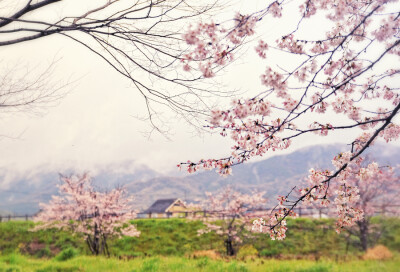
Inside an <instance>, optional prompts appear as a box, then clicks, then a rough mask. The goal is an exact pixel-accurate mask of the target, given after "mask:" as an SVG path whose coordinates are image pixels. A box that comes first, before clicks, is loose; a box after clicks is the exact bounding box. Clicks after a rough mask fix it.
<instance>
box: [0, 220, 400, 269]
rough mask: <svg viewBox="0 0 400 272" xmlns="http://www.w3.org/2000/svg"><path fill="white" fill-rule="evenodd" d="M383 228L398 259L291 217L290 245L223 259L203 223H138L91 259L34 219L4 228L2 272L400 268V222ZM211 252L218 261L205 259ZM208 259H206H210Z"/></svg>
mask: <svg viewBox="0 0 400 272" xmlns="http://www.w3.org/2000/svg"><path fill="white" fill-rule="evenodd" d="M374 221H375V223H377V224H378V223H379V224H381V226H383V227H384V230H385V231H384V232H383V233H382V235H381V236H380V238H379V239H378V241H377V243H378V244H382V245H385V246H386V247H387V248H389V249H390V250H391V251H392V252H393V253H394V257H393V258H392V259H390V260H386V261H362V260H360V256H362V254H363V253H362V252H361V251H360V250H359V249H358V247H357V242H358V241H357V238H356V237H350V239H346V234H345V233H344V234H341V235H337V234H336V233H335V231H334V221H333V220H328V219H323V220H312V219H306V218H298V219H295V220H289V221H288V226H289V231H288V233H287V239H286V240H284V241H271V240H270V239H269V238H268V237H267V236H266V235H264V234H257V235H254V237H253V238H252V239H248V240H246V241H245V245H244V246H243V247H241V249H239V251H238V254H237V256H236V257H235V258H229V259H228V258H226V257H224V244H223V240H221V239H220V238H219V237H217V236H216V235H214V234H212V233H208V234H206V235H203V236H198V235H197V230H198V229H200V228H201V227H202V223H201V222H200V221H187V220H184V219H159V220H155V219H152V220H149V219H143V220H135V221H133V223H134V224H136V225H137V228H138V229H139V230H140V231H141V236H140V237H135V238H131V237H126V238H122V239H119V240H111V241H110V242H109V246H110V251H111V254H112V257H111V258H106V257H104V256H99V257H92V256H90V253H89V252H88V250H87V248H86V245H85V242H84V237H82V236H80V235H74V234H71V233H69V232H66V231H60V230H55V229H53V230H45V231H38V232H31V231H30V229H31V228H32V227H33V226H34V223H33V222H29V221H28V222H12V221H11V222H2V223H0V272H3V271H4V272H16V271H19V272H25V271H26V272H29V271H35V272H40V271H42V272H46V271H47V272H49V271H60V272H61V271H64V272H66V271H128V272H129V271H212V272H217V271H303V272H304V271H314V272H318V271H357V272H362V271H399V272H400V254H399V252H400V219H399V218H374ZM199 251H210V252H214V253H215V254H214V253H213V254H214V255H215V256H216V257H217V258H216V259H214V258H213V257H215V256H211V258H208V257H195V256H199V255H198V254H196V253H198V252H199ZM207 256H208V255H207Z"/></svg>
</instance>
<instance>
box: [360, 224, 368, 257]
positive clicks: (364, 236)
mask: <svg viewBox="0 0 400 272" xmlns="http://www.w3.org/2000/svg"><path fill="white" fill-rule="evenodd" d="M358 227H359V229H360V237H359V238H360V243H361V249H362V250H363V251H367V249H368V222H367V221H366V220H365V219H363V220H362V221H359V222H358Z"/></svg>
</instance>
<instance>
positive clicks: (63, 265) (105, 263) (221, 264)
mask: <svg viewBox="0 0 400 272" xmlns="http://www.w3.org/2000/svg"><path fill="white" fill-rule="evenodd" d="M73 271H82V272H83V271H85V272H102V271H122V272H134V271H143V272H151V271H163V272H167V271H212V272H219V271H221V272H222V271H243V272H244V271H263V272H265V271H272V272H289V271H294V272H330V271H332V272H333V271H337V272H345V271H349V272H350V271H351V272H353V271H357V272H364V271H370V272H372V271H377V272H379V271H386V272H397V271H400V258H398V257H396V258H394V259H393V260H389V261H359V260H354V261H348V262H339V263H335V262H333V261H318V262H315V261H309V260H291V261H287V260H274V259H260V258H256V259H253V260H251V259H249V260H247V261H246V262H245V261H237V260H234V259H233V260H230V261H227V260H211V259H209V258H207V257H203V258H199V259H188V258H184V257H150V258H135V259H132V260H119V259H116V258H105V257H89V256H79V257H76V258H72V259H70V260H67V261H57V260H56V259H51V260H44V259H32V258H28V257H25V256H22V255H19V254H10V255H7V256H2V257H1V258H0V272H73Z"/></svg>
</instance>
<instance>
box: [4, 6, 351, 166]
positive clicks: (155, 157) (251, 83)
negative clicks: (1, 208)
mask: <svg viewBox="0 0 400 272" xmlns="http://www.w3.org/2000/svg"><path fill="white" fill-rule="evenodd" d="M67 2H68V1H67ZM243 2H244V1H243ZM246 2H247V1H246ZM255 2H256V3H259V2H261V1H255ZM275 30H276V29H275ZM273 32H274V30H273V29H267V28H265V29H262V30H261V33H262V34H265V33H267V34H268V33H273ZM271 35H272V34H271ZM249 48H250V49H249V51H251V52H249V54H248V55H246V53H245V52H243V54H244V55H243V58H242V59H241V60H238V61H237V62H236V63H234V64H233V65H231V66H229V67H228V70H229V72H227V73H226V74H225V75H224V77H223V78H220V79H221V80H223V81H224V82H225V84H228V85H229V86H231V88H232V89H240V90H242V91H249V92H253V93H254V92H255V91H256V90H258V89H259V88H260V87H261V85H260V80H259V75H260V74H261V73H262V72H263V71H264V68H263V67H265V63H261V62H256V60H255V58H253V57H252V56H254V53H253V52H252V50H253V49H252V48H254V45H251V46H249ZM0 58H1V59H2V65H3V68H4V67H12V66H13V65H15V64H17V63H18V64H19V65H21V66H22V67H29V69H32V71H33V72H32V73H34V71H40V70H41V69H44V67H46V66H47V65H48V64H49V63H51V62H52V60H53V59H57V60H58V61H57V65H56V69H55V72H54V74H53V76H52V80H54V81H55V82H60V81H65V80H67V79H68V80H70V82H71V84H70V86H69V93H68V95H67V96H66V97H64V98H63V99H61V100H60V101H58V103H57V104H56V105H54V106H53V107H49V108H45V109H42V110H41V111H39V113H40V114H34V113H32V112H17V113H16V112H13V113H1V116H0V134H2V135H5V137H2V138H0V150H1V156H0V169H3V171H5V170H6V171H35V170H37V169H42V170H43V169H48V170H54V171H62V170H63V169H77V170H78V171H83V170H92V169H94V168H98V167H101V166H102V165H107V164H114V165H115V164H117V163H118V162H126V161H135V162H137V163H138V164H139V163H140V164H145V165H147V166H149V167H151V168H153V169H155V170H157V171H159V172H161V173H171V171H174V170H175V165H176V164H177V163H179V162H181V161H186V160H188V159H190V160H196V159H201V158H210V157H213V158H217V157H219V156H223V155H226V154H229V153H230V145H231V142H230V140H229V139H228V138H222V137H220V136H219V135H218V134H215V135H208V134H202V135H199V134H197V133H194V129H193V128H191V127H189V126H187V125H186V124H182V122H180V121H179V120H176V121H173V120H172V122H171V128H172V130H173V134H172V135H171V136H170V140H167V139H166V138H165V137H163V136H162V135H159V134H156V133H155V134H152V137H151V138H150V139H149V138H148V137H146V134H143V132H148V131H149V130H150V129H151V127H150V126H149V124H148V123H146V122H143V121H140V120H138V119H137V118H135V117H136V116H143V113H144V110H145V108H144V103H143V99H142V98H141V97H140V96H139V95H138V94H137V92H136V91H135V90H134V89H133V88H132V87H131V86H130V84H129V82H127V81H126V80H124V79H123V78H121V76H120V75H118V74H117V73H116V72H115V71H114V70H112V69H111V68H110V67H109V66H108V65H107V64H106V63H105V62H104V61H102V60H101V59H99V58H98V57H97V56H95V55H93V54H91V53H90V52H89V51H88V50H87V49H86V48H83V47H82V46H81V45H79V44H77V43H73V42H71V41H69V40H66V39H65V38H63V37H60V36H52V37H49V38H44V39H39V40H36V41H30V42H26V43H21V44H18V45H13V46H9V47H2V48H0ZM243 96H244V97H246V95H243ZM346 140H347V139H346V138H344V137H338V134H333V135H332V136H331V137H330V138H321V137H303V138H301V139H299V140H298V141H297V142H295V145H293V147H292V148H291V149H290V150H289V151H293V150H295V149H296V148H299V147H304V146H307V145H312V144H322V143H329V142H346ZM347 142H348V141H347ZM289 151H288V152H289Z"/></svg>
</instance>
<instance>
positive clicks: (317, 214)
mask: <svg viewBox="0 0 400 272" xmlns="http://www.w3.org/2000/svg"><path fill="white" fill-rule="evenodd" d="M374 208H375V215H387V216H399V214H400V205H385V206H376V207H374ZM270 211H271V209H258V210H250V211H249V212H259V213H260V214H262V213H269V212H270ZM294 212H295V213H296V214H297V215H298V216H299V217H312V218H328V217H334V215H335V210H334V209H332V208H322V209H316V208H313V207H296V208H295V209H294ZM218 214H219V213H218V212H217V211H207V210H203V211H188V212H179V215H178V216H176V215H174V214H171V213H165V214H164V216H162V217H151V218H153V219H157V218H171V217H181V218H199V217H218V218H221V219H224V217H225V216H224V215H218ZM138 215H142V216H138V218H142V219H146V218H149V216H143V215H146V214H143V213H138ZM34 216H35V214H25V215H3V216H1V215H0V222H7V221H11V220H19V221H23V220H25V221H28V220H32V219H33V217H34Z"/></svg>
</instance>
